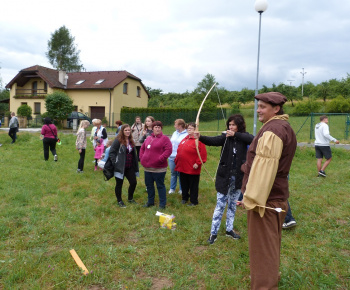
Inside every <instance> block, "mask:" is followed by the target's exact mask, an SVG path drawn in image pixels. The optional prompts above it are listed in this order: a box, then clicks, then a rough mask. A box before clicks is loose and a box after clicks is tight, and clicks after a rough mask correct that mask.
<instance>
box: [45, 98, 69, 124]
mask: <svg viewBox="0 0 350 290" xmlns="http://www.w3.org/2000/svg"><path fill="white" fill-rule="evenodd" d="M45 107H46V110H47V113H48V116H49V117H51V118H52V119H54V120H58V121H60V122H61V124H62V122H63V120H65V119H67V116H68V114H70V113H72V111H73V110H74V106H73V100H72V99H71V98H70V97H69V96H68V95H67V94H66V93H64V92H62V91H56V92H53V93H52V94H49V95H47V96H46V100H45Z"/></svg>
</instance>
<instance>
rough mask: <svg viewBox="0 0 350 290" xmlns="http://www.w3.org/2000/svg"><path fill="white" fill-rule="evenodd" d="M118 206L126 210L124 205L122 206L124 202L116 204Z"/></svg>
mask: <svg viewBox="0 0 350 290" xmlns="http://www.w3.org/2000/svg"><path fill="white" fill-rule="evenodd" d="M118 205H119V207H121V208H126V205H125V204H124V202H123V201H122V200H121V201H119V202H118Z"/></svg>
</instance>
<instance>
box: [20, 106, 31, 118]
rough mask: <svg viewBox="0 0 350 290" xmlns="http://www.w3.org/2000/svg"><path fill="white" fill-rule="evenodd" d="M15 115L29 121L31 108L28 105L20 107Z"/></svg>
mask: <svg viewBox="0 0 350 290" xmlns="http://www.w3.org/2000/svg"><path fill="white" fill-rule="evenodd" d="M17 115H18V116H20V117H27V118H28V119H29V118H31V117H32V108H31V107H29V106H28V105H21V106H19V107H18V109H17Z"/></svg>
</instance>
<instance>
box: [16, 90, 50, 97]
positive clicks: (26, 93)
mask: <svg viewBox="0 0 350 290" xmlns="http://www.w3.org/2000/svg"><path fill="white" fill-rule="evenodd" d="M46 95H47V90H45V89H36V90H33V89H16V94H15V96H14V97H15V98H16V99H21V98H38V99H43V98H45V96H46Z"/></svg>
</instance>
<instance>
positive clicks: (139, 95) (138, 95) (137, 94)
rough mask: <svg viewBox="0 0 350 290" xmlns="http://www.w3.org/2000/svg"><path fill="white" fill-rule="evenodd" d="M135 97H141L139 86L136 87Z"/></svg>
mask: <svg viewBox="0 0 350 290" xmlns="http://www.w3.org/2000/svg"><path fill="white" fill-rule="evenodd" d="M136 97H138V98H141V88H140V87H137V91H136Z"/></svg>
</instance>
